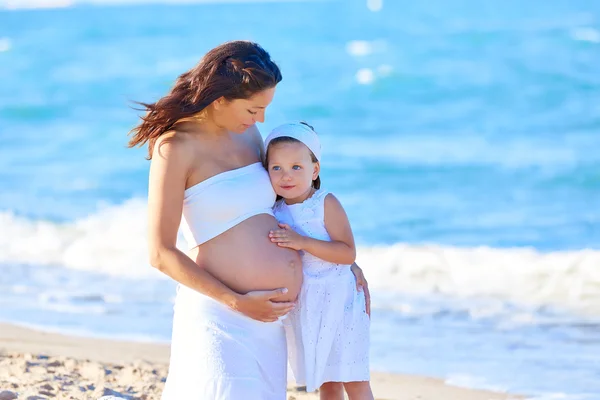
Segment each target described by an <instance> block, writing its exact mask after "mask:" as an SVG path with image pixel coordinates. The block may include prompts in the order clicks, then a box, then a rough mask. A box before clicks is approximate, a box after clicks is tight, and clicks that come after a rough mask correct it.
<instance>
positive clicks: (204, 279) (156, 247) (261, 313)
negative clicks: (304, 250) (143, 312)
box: [148, 134, 293, 321]
mask: <svg viewBox="0 0 600 400" xmlns="http://www.w3.org/2000/svg"><path fill="white" fill-rule="evenodd" d="M193 157H194V154H193V152H192V151H191V150H190V146H188V145H186V143H185V141H184V140H183V139H181V138H179V137H177V136H175V134H165V135H163V136H162V137H161V138H160V139H159V140H158V141H157V143H156V145H155V146H154V151H153V155H152V162H151V165H150V181H149V190H148V221H149V224H148V234H149V237H148V242H149V251H150V263H151V264H152V266H154V267H155V268H157V269H158V270H160V271H161V272H163V273H164V274H166V275H168V276H169V277H171V278H172V279H174V280H176V281H177V282H179V283H181V284H182V285H185V286H187V287H189V288H191V289H194V290H196V291H198V292H200V293H202V294H204V295H206V296H209V297H212V298H213V299H215V300H217V301H219V302H221V303H223V304H225V305H227V306H228V307H231V308H233V309H235V310H238V311H240V312H242V313H243V314H246V315H248V316H249V317H251V318H255V319H259V320H262V321H273V320H275V319H277V317H279V316H281V315H284V314H286V313H287V312H288V311H289V310H290V309H291V308H293V303H275V302H272V301H271V299H273V298H275V297H277V296H280V295H281V294H283V293H285V292H287V290H285V289H278V290H274V291H264V292H250V293H248V294H246V295H242V294H239V293H236V292H234V291H233V290H231V289H230V288H229V287H227V286H226V285H225V284H223V283H222V282H221V281H219V280H218V279H217V278H215V277H214V276H213V275H211V274H210V273H209V272H207V271H206V269H204V268H201V267H199V266H198V265H197V264H196V263H195V262H194V261H193V260H192V259H191V258H189V257H188V256H187V255H186V254H185V253H183V252H182V251H180V250H179V249H178V248H177V247H176V243H177V231H178V229H179V224H180V222H181V214H182V210H183V196H184V191H185V185H186V180H187V175H188V171H189V169H190V166H191V165H192V162H193Z"/></svg>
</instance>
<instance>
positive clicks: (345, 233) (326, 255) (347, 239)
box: [269, 193, 356, 264]
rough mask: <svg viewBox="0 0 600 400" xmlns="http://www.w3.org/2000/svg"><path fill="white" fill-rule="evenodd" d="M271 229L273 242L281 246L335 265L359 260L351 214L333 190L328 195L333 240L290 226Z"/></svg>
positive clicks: (327, 213) (328, 225)
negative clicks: (320, 238)
mask: <svg viewBox="0 0 600 400" xmlns="http://www.w3.org/2000/svg"><path fill="white" fill-rule="evenodd" d="M279 226H281V227H282V228H283V229H282V230H278V231H271V232H270V234H269V237H270V238H271V241H272V242H274V243H277V245H278V246H281V247H289V248H292V249H295V250H304V251H306V252H308V253H310V254H312V255H314V256H315V257H319V258H320V259H322V260H325V261H328V262H332V263H336V264H352V263H354V260H355V259H356V247H355V245H354V235H352V229H351V228H350V222H349V221H348V216H347V215H346V212H345V211H344V208H343V207H342V205H341V204H340V202H339V200H338V199H337V198H336V197H335V196H334V195H332V194H331V193H330V194H328V195H327V196H326V197H325V229H327V233H329V237H330V238H331V241H326V240H318V239H313V238H310V237H307V236H302V235H300V234H299V233H297V232H295V231H294V230H293V229H292V228H291V227H290V226H289V225H286V224H280V225H279Z"/></svg>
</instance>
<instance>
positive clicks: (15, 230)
mask: <svg viewBox="0 0 600 400" xmlns="http://www.w3.org/2000/svg"><path fill="white" fill-rule="evenodd" d="M0 226H2V227H3V229H2V230H1V231H0V262H3V263H26V264H36V265H57V266H61V267H67V268H72V269H80V270H89V271H94V272H99V273H106V274H111V275H124V276H153V275H155V276H161V274H159V273H158V272H156V271H155V270H154V269H153V268H151V267H150V266H149V264H148V261H147V260H148V247H147V243H146V232H147V223H146V204H145V202H144V201H142V200H139V199H132V200H130V201H127V202H126V203H124V204H122V205H119V206H112V207H106V208H104V209H101V210H99V211H98V212H97V213H95V214H92V215H90V216H88V217H86V218H83V219H81V220H77V221H74V222H72V223H64V224H56V223H52V222H47V221H30V220H27V219H24V218H19V217H16V216H14V215H13V214H12V213H8V212H4V213H0Z"/></svg>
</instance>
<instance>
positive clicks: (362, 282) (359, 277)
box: [351, 263, 371, 317]
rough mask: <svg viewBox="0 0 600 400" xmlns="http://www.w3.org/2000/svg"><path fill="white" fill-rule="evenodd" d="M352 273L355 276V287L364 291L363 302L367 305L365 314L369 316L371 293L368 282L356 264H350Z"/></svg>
mask: <svg viewBox="0 0 600 400" xmlns="http://www.w3.org/2000/svg"><path fill="white" fill-rule="evenodd" d="M351 269H352V273H353V274H354V277H355V278H356V289H357V290H359V291H364V292H365V303H366V306H367V315H368V316H369V317H371V294H370V293H369V283H368V282H367V279H366V278H365V275H364V274H363V271H362V269H361V268H360V267H359V266H358V265H357V264H356V263H354V264H352V267H351Z"/></svg>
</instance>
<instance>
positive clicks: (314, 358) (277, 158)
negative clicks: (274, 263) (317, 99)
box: [265, 123, 373, 400]
mask: <svg viewBox="0 0 600 400" xmlns="http://www.w3.org/2000/svg"><path fill="white" fill-rule="evenodd" d="M265 146H266V149H267V154H266V165H267V170H268V171H269V176H270V178H271V184H272V185H273V188H274V189H275V192H276V193H277V195H278V201H277V202H276V204H275V206H274V209H273V211H274V214H275V217H276V218H277V220H278V221H279V222H280V224H279V226H280V227H281V229H279V230H274V231H271V232H270V233H269V237H270V239H271V241H272V242H273V243H276V244H277V245H278V246H281V247H287V248H291V249H295V250H299V251H300V254H301V256H302V268H303V273H304V282H303V284H302V289H301V291H300V295H299V296H298V301H297V305H296V308H295V309H294V310H293V311H291V312H290V313H289V314H288V318H287V320H286V321H284V324H285V328H286V336H287V341H288V355H289V363H290V366H291V368H292V371H293V373H294V377H295V378H296V382H297V383H298V384H299V385H305V386H306V389H307V391H311V392H312V391H314V390H315V389H319V393H320V397H321V399H336V400H337V399H341V398H343V390H344V389H345V390H346V392H347V393H348V397H349V398H350V399H351V400H359V399H360V400H371V399H373V394H372V392H371V387H370V384H369V325H370V319H369V316H368V315H367V313H366V305H365V296H364V292H362V291H360V292H359V291H358V290H357V289H356V283H355V278H354V275H353V274H352V272H351V270H350V265H351V264H352V263H353V262H354V259H355V257H356V249H355V246H354V237H353V235H352V230H351V228H350V223H349V222H348V217H347V216H346V213H345V211H344V209H343V208H342V206H341V204H340V202H339V201H338V199H337V198H336V197H335V196H334V195H333V194H331V193H328V192H327V191H325V190H323V189H321V188H320V186H321V180H320V178H319V171H320V164H319V162H320V160H321V144H320V142H319V138H318V137H317V134H316V133H315V131H314V130H313V128H312V127H311V126H310V125H308V124H306V123H293V124H285V125H282V126H280V127H278V128H275V129H274V130H273V131H272V132H271V133H270V134H269V136H268V137H267V139H266V141H265Z"/></svg>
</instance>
